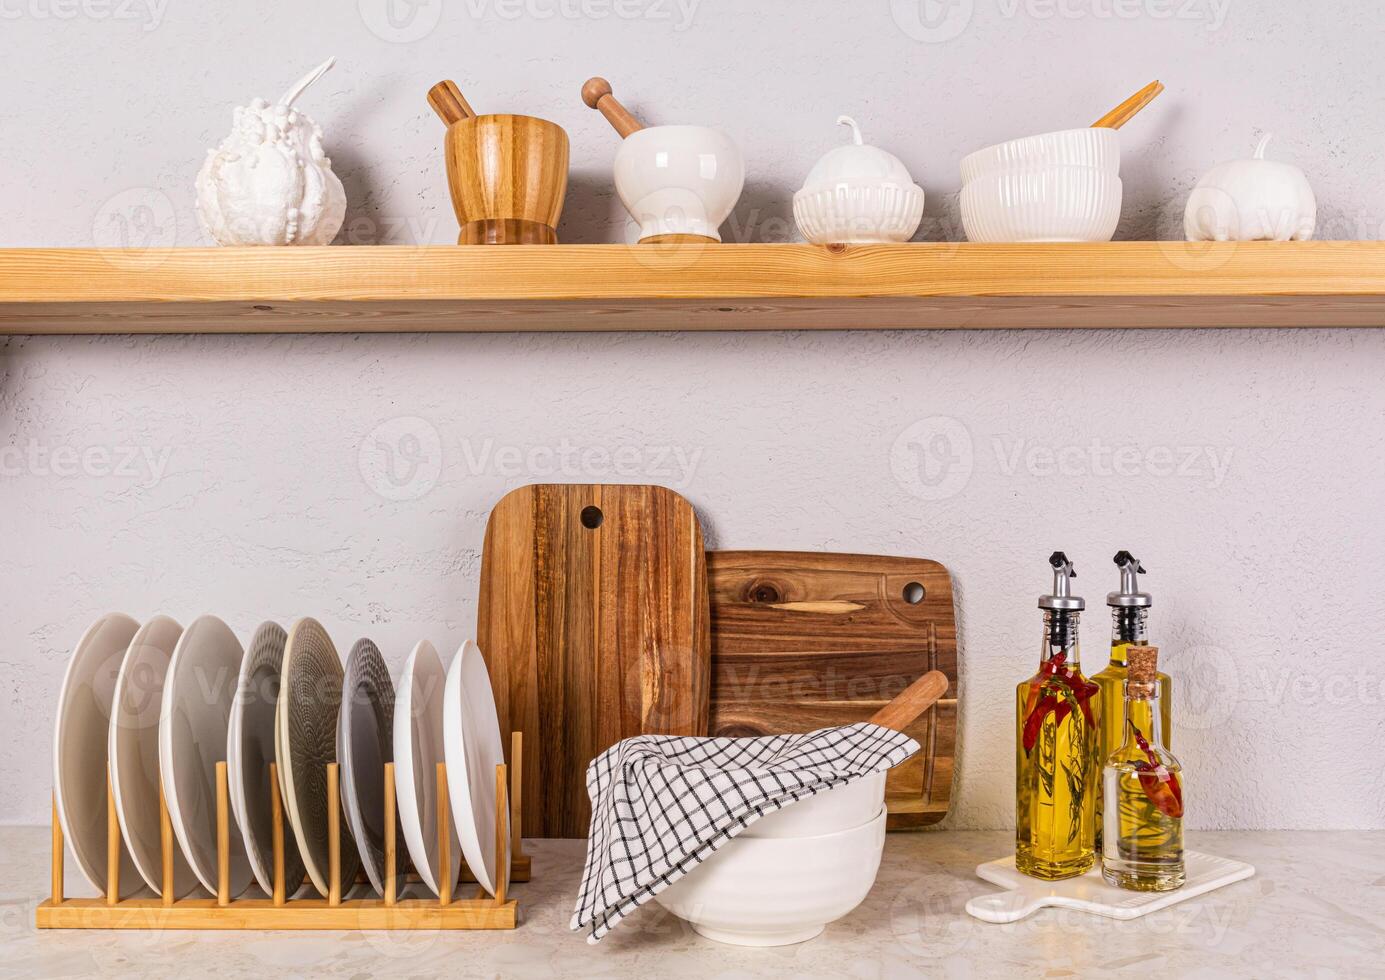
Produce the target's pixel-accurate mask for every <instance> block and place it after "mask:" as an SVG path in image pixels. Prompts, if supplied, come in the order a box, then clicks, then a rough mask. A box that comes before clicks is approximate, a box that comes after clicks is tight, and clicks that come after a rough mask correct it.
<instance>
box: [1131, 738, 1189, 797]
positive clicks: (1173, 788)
mask: <svg viewBox="0 0 1385 980" xmlns="http://www.w3.org/2000/svg"><path fill="white" fill-rule="evenodd" d="M1130 730H1131V731H1133V732H1134V733H1135V744H1136V745H1138V746H1139V747H1140V751H1141V752H1143V753H1144V754H1145V757H1146V758H1147V759H1148V760H1149V761H1147V762H1137V763H1135V770H1136V772H1138V773H1139V774H1140V776H1139V778H1140V788H1141V789H1143V790H1144V791H1145V796H1147V797H1148V798H1149V802H1150V803H1153V804H1154V806H1155V808H1157V809H1158V810H1159V812H1160V813H1163V814H1165V815H1167V816H1170V817H1181V816H1183V787H1182V786H1180V785H1179V783H1178V774H1177V773H1174V772H1170V771H1169V770H1168V769H1167V768H1166V767H1165V766H1164V765H1163V763H1161V762H1160V761H1159V759H1158V757H1157V756H1156V755H1155V754H1154V751H1153V750H1152V749H1151V748H1150V747H1149V742H1148V741H1146V740H1145V737H1144V735H1142V734H1141V733H1140V730H1139V729H1138V728H1136V727H1135V723H1134V722H1131V723H1130Z"/></svg>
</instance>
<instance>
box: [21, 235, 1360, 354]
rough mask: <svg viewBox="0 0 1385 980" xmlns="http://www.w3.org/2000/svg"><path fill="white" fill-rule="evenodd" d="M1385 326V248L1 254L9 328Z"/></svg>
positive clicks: (1260, 245)
mask: <svg viewBox="0 0 1385 980" xmlns="http://www.w3.org/2000/svg"><path fill="white" fill-rule="evenodd" d="M1174 326H1195V327H1205V326H1210V327H1252V326H1263V327H1285V326H1308V327H1322V326H1345V327H1360V326H1385V242H1253V243H1209V244H1190V243H1185V242H1111V243H1103V244H1060V245H975V244H947V243H911V244H904V245H851V246H813V245H793V244H781V245H692V246H689V245H681V246H669V247H662V246H628V245H558V246H509V247H491V248H485V247H475V246H472V247H458V246H427V247H410V246H356V247H351V246H328V247H301V248H291V247H289V248H225V249H215V248H175V249H143V250H141V249H130V250H112V249H0V333H7V334H58V333H94V334H99V333H203V332H206V333H317V332H399V331H488V332H489V331H520V330H523V331H528V330H781V329H911V328H924V327H939V328H963V329H1015V328H1024V327H1040V328H1049V327H1174Z"/></svg>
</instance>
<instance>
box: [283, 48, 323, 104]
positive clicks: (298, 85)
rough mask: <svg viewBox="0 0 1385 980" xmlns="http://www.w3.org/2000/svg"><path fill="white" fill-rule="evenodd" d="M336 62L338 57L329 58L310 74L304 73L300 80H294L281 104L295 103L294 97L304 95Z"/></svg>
mask: <svg viewBox="0 0 1385 980" xmlns="http://www.w3.org/2000/svg"><path fill="white" fill-rule="evenodd" d="M336 63H337V59H336V58H328V59H327V60H326V61H324V62H323V63H322V64H320V65H318V66H317V67H316V68H314V69H313V70H312V71H310V72H308V74H306V75H304V76H303V77H302V78H300V79H299V80H298V81H296V82H294V83H293V85H292V86H290V87H289V90H288V91H287V92H285V93H284V97H283V98H282V99H280V100H279V104H280V105H285V106H288V105H293V100H294V99H296V98H298V97H299V96H300V95H302V94H303V92H304V90H306V89H307V87H308V86H309V85H311V84H312V83H313V82H315V81H317V80H318V79H319V78H321V77H322V76H323V75H325V74H327V71H328V69H330V68H331V67H332V66H333V65H335V64H336Z"/></svg>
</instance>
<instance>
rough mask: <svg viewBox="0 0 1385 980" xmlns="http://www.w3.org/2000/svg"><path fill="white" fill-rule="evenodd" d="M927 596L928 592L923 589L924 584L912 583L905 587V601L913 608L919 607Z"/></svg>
mask: <svg viewBox="0 0 1385 980" xmlns="http://www.w3.org/2000/svg"><path fill="white" fill-rule="evenodd" d="M927 594H928V590H927V589H925V588H924V587H923V583H922V582H910V583H909V584H908V585H906V586H904V601H905V602H907V603H908V604H909V605H911V606H917V605H918V604H919V603H920V602H922V601H923V597H924V596H926V595H927Z"/></svg>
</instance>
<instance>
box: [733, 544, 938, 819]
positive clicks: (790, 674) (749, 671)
mask: <svg viewBox="0 0 1385 980" xmlns="http://www.w3.org/2000/svg"><path fill="white" fill-rule="evenodd" d="M707 578H708V592H709V595H710V599H711V615H712V717H711V733H712V734H713V735H770V734H777V733H781V732H806V731H812V730H813V729H815V728H824V727H827V726H830V725H847V724H851V723H852V722H857V721H866V720H868V719H869V718H870V716H871V715H872V714H874V713H875V711H876V710H877V709H879V708H880V707H882V706H883V705H884V704H885V703H886V702H887V701H889V700H890V699H891V698H893V697H894V696H895V695H896V694H898V693H899V692H900V691H902V690H904V688H905V687H907V686H908V685H909V684H910V683H911V682H912V681H914V680H915V679H916V678H918V677H919V676H921V675H923V674H925V673H927V672H928V671H930V670H940V671H942V672H943V673H944V674H946V675H947V677H948V679H949V680H950V681H951V686H950V689H949V691H948V692H947V694H946V695H945V696H944V699H943V700H940V701H939V702H938V703H937V704H936V705H934V707H933V709H932V710H930V711H928V712H925V713H924V714H923V715H922V716H921V717H920V718H919V719H918V720H917V721H916V722H914V724H913V725H912V726H910V728H909V729H908V732H909V734H910V735H912V736H913V737H914V738H915V739H917V740H918V742H919V744H920V745H921V746H922V747H923V748H922V751H921V752H919V753H918V754H917V755H915V756H914V757H913V758H912V759H910V760H909V761H907V762H905V763H903V764H901V765H899V766H897V767H895V769H894V770H892V771H891V772H890V775H889V780H888V783H887V786H886V803H887V804H888V806H889V811H890V817H889V826H890V827H891V828H892V829H895V828H903V827H918V826H923V825H925V824H930V823H935V822H936V821H938V820H941V819H942V818H943V817H944V816H945V815H946V814H947V808H948V801H949V798H950V797H951V793H952V759H953V752H954V745H955V739H956V724H957V701H956V697H957V694H956V691H957V629H956V624H955V621H954V618H953V609H952V579H951V576H949V575H948V573H947V569H946V568H944V567H943V566H942V565H940V564H938V563H937V562H935V561H928V560H926V559H922V558H890V557H878V556H871V555H838V554H822V553H816V552H793V551H711V552H708V553H707Z"/></svg>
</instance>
